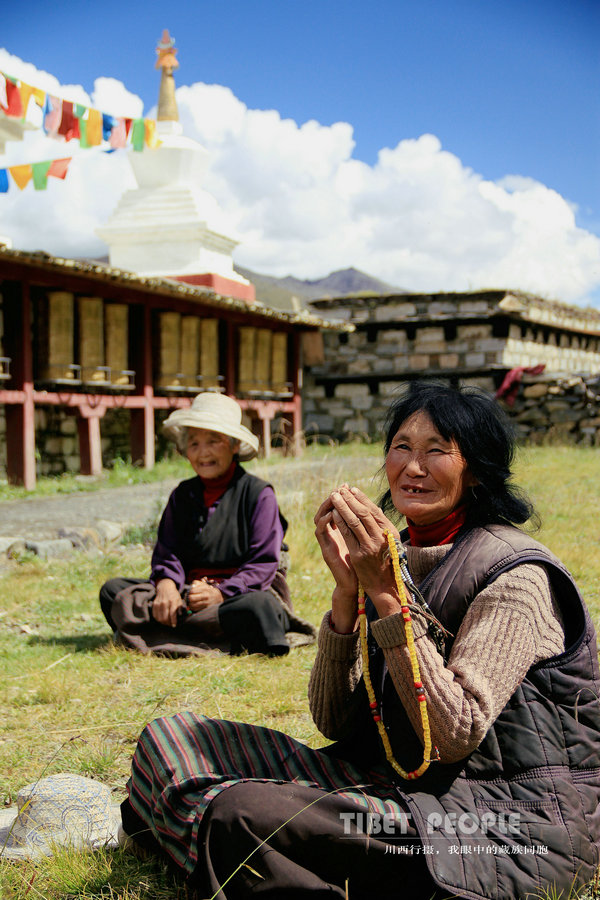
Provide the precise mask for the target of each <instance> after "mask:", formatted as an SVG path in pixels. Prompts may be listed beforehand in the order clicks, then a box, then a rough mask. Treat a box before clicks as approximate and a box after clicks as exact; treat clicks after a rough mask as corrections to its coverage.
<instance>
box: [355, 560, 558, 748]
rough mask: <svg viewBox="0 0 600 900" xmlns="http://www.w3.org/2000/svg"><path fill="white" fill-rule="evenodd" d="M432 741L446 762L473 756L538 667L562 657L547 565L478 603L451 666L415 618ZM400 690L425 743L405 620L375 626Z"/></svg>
mask: <svg viewBox="0 0 600 900" xmlns="http://www.w3.org/2000/svg"><path fill="white" fill-rule="evenodd" d="M413 622H414V625H415V629H414V633H415V645H416V648H417V654H418V660H419V666H420V670H421V680H422V682H423V686H424V688H425V692H426V696H427V710H428V713H429V722H430V727H431V736H432V742H433V744H434V745H435V746H437V748H438V750H439V753H440V758H441V760H442V761H443V762H454V761H456V760H460V759H462V758H463V757H465V756H467V755H468V754H469V753H471V752H472V751H473V750H474V749H475V748H476V747H477V746H478V745H479V744H480V743H481V741H482V740H483V738H484V736H485V734H486V732H487V730H488V729H489V727H490V726H491V725H492V723H493V722H494V720H495V719H496V717H497V716H498V714H499V713H500V712H501V710H502V709H503V708H504V706H505V705H506V703H507V702H508V700H509V698H510V697H511V695H512V694H513V693H514V691H515V690H516V688H517V687H518V686H519V684H520V683H521V681H522V680H523V678H524V677H525V675H526V673H527V671H528V669H529V668H530V667H531V666H532V665H533V664H534V663H536V662H539V661H540V660H542V659H546V658H548V657H550V656H553V655H555V654H558V653H561V652H562V651H563V650H564V631H563V628H562V621H561V617H560V612H559V609H558V606H557V604H556V602H555V600H554V598H553V596H552V592H551V588H550V583H549V580H548V575H547V573H546V570H545V569H544V568H543V566H540V565H536V564H526V565H520V566H517V567H516V568H514V569H512V570H510V571H509V572H506V573H504V574H502V575H500V576H499V577H498V578H497V579H496V581H494V582H493V583H492V584H490V585H489V586H488V587H486V588H485V589H484V590H483V591H481V593H480V594H478V596H477V597H476V598H475V599H474V600H473V602H472V603H471V605H470V606H469V609H468V610H467V613H466V615H465V617H464V619H463V621H462V624H461V627H460V630H459V632H458V634H457V636H456V640H455V641H454V644H453V646H452V650H451V653H450V657H449V659H448V663H447V665H445V664H444V660H443V658H442V656H441V655H440V654H439V653H438V652H437V650H436V648H435V645H434V643H433V641H432V640H431V639H430V637H429V635H428V634H427V631H426V627H425V625H424V624H423V620H422V619H421V618H419V617H416V616H415V617H413ZM372 631H373V636H374V637H375V639H376V641H377V642H378V644H379V646H380V647H381V648H382V650H383V653H384V655H385V659H386V662H387V665H388V669H389V672H390V675H391V677H392V680H393V683H394V687H395V689H396V691H397V693H398V696H399V697H400V700H401V702H402V704H403V706H404V708H405V709H406V711H407V713H408V715H409V717H410V720H411V722H412V725H413V727H414V728H415V731H416V733H417V734H418V735H419V736H422V729H421V718H420V711H419V708H418V707H419V704H418V701H417V700H416V697H415V691H414V687H413V676H412V671H411V665H410V657H409V653H408V648H407V645H406V638H405V633H404V622H403V619H402V616H401V615H400V614H396V615H392V616H387V617H386V618H384V619H380V620H379V621H377V622H374V623H373V625H372Z"/></svg>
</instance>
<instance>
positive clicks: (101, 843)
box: [0, 803, 121, 860]
mask: <svg viewBox="0 0 600 900" xmlns="http://www.w3.org/2000/svg"><path fill="white" fill-rule="evenodd" d="M17 814H18V810H17V808H16V807H11V808H10V809H3V810H0V860H2V859H35V858H36V857H40V856H52V855H53V854H54V852H55V850H56V849H57V848H58V847H61V848H62V847H64V848H65V849H67V848H71V849H76V850H79V851H86V850H98V849H99V848H100V847H106V848H108V849H115V848H116V847H118V846H119V841H118V832H119V827H120V826H121V806H120V805H119V804H114V803H113V804H111V806H110V815H109V820H108V821H107V823H106V828H104V829H101V830H98V831H95V832H92V833H91V834H90V833H88V832H85V833H77V832H76V831H73V832H71V833H70V835H69V841H68V842H65V840H64V836H61V837H60V839H59V838H58V837H57V838H55V839H53V838H52V834H51V833H48V834H44V835H43V837H42V836H40V832H39V831H38V832H36V835H35V841H34V840H32V839H31V838H29V837H28V838H27V839H26V840H25V841H23V842H20V841H17V839H16V835H15V833H14V830H13V826H14V824H15V820H16V818H17Z"/></svg>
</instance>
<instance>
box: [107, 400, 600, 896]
mask: <svg viewBox="0 0 600 900" xmlns="http://www.w3.org/2000/svg"><path fill="white" fill-rule="evenodd" d="M513 451H514V445H513V438H512V432H511V429H510V427H509V424H508V423H507V421H506V420H505V418H504V416H503V414H502V412H501V410H500V409H499V407H498V406H497V404H496V403H495V401H494V400H493V399H492V398H490V397H488V396H487V395H485V394H483V393H482V392H479V391H476V390H474V389H463V390H457V389H454V388H451V387H447V386H445V385H439V384H432V383H425V382H419V383H415V384H413V385H412V386H411V388H410V389H409V390H407V392H406V393H405V394H404V395H403V396H401V397H399V398H398V399H397V400H396V401H395V402H394V403H393V405H392V407H391V409H390V411H389V417H388V425H387V432H386V436H385V476H386V479H387V490H386V491H385V494H384V496H383V498H382V501H381V504H380V506H377V505H375V504H374V503H373V502H372V501H371V500H369V499H368V497H367V496H365V494H364V493H362V492H361V491H360V490H358V489H357V488H354V487H351V486H349V485H347V484H343V485H341V486H340V487H338V488H337V489H335V490H334V491H333V492H332V493H331V494H330V495H329V496H328V497H327V498H326V499H325V500H324V501H323V503H322V504H321V506H320V507H319V509H318V511H317V513H316V516H315V524H316V537H317V540H318V542H319V545H320V548H321V551H322V554H323V558H324V560H325V563H326V564H327V566H328V568H329V570H330V572H331V574H332V576H333V580H334V589H333V595H332V602H331V609H330V610H328V611H327V613H326V614H325V616H324V619H323V622H322V625H321V631H320V635H319V646H318V652H317V657H316V660H315V664H314V666H313V669H312V673H311V677H310V683H309V689H308V699H309V703H310V708H311V712H312V715H313V718H314V721H315V723H316V725H317V727H318V729H319V730H320V731H321V732H322V734H323V735H325V736H326V737H327V738H329V739H330V740H332V741H333V743H332V744H330V745H329V746H327V747H325V748H323V749H321V750H313V749H310V748H309V747H307V746H305V745H304V744H302V743H300V742H299V741H297V740H295V739H293V738H292V737H289V736H288V735H285V734H282V733H280V732H277V731H273V730H271V729H267V728H262V727H258V726H255V725H245V724H241V723H236V722H224V721H220V720H211V719H207V718H204V717H202V716H198V715H196V714H194V713H191V712H187V713H181V714H179V715H176V716H171V717H165V718H162V719H157V720H155V721H154V722H152V723H150V724H149V725H148V726H147V727H146V729H145V730H144V732H143V733H142V735H141V737H140V740H139V742H138V746H137V749H136V752H135V755H134V758H133V766H132V776H131V780H130V782H129V786H128V787H129V799H128V800H127V801H125V803H124V804H123V823H124V827H125V831H126V832H127V833H128V834H130V835H132V836H133V838H134V840H136V841H138V842H139V843H141V844H144V845H145V846H146V847H147V848H151V849H153V850H155V851H156V852H160V853H164V854H166V856H167V857H168V858H169V859H170V860H171V861H172V862H173V863H174V864H175V865H176V866H179V867H180V869H181V870H182V871H183V872H185V873H186V875H187V877H188V879H189V882H190V884H191V885H193V886H195V887H196V888H197V889H198V891H199V896H201V897H206V896H215V897H216V896H217V895H218V896H219V897H223V898H227V900H230V898H245V897H250V896H254V894H255V893H256V894H260V895H261V896H264V897H273V898H278V900H279V898H292V897H293V898H299V897H304V896H306V897H308V896H318V897H339V898H345V897H349V898H351V900H369V898H372V897H377V898H378V900H385V898H389V900H392V898H394V900H397V898H398V897H407V898H411V900H414V898H431V897H434V896H435V897H447V896H463V897H471V898H492V897H493V898H507V900H508V898H510V900H514V898H516V897H521V896H524V895H526V894H528V895H531V894H533V893H535V894H538V893H539V892H541V891H543V890H545V889H549V890H552V891H555V892H556V894H557V895H558V894H559V893H561V892H565V893H567V892H568V891H569V890H570V889H573V888H577V887H579V886H580V885H582V884H583V883H585V882H586V881H589V880H590V879H591V878H592V877H593V875H594V872H595V869H596V866H597V865H598V861H599V849H600V816H599V815H598V807H599V800H600V704H599V703H598V696H599V689H600V684H599V674H598V661H597V650H596V641H595V634H594V627H593V625H592V622H591V619H590V616H589V614H588V612H587V609H586V607H585V604H584V602H583V600H582V598H581V595H580V593H579V591H578V589H577V587H576V585H575V583H574V581H573V578H572V577H571V575H570V574H569V572H568V571H567V570H566V569H565V567H564V566H563V565H562V563H561V562H560V561H559V560H558V559H557V558H556V557H555V556H554V555H553V554H552V553H551V552H550V551H549V550H548V549H547V548H546V547H544V546H543V545H542V544H540V543H538V542H537V541H536V540H534V539H533V538H532V537H531V536H530V535H529V534H527V533H526V532H525V531H523V530H522V529H520V528H519V527H518V526H519V525H523V524H524V523H525V522H527V521H528V520H529V519H530V518H531V516H532V512H533V510H532V507H531V505H530V503H529V501H528V500H527V499H526V498H525V496H524V495H523V494H522V493H521V492H520V491H519V490H518V489H517V488H516V487H515V486H514V485H513V484H512V482H511V463H512V458H513ZM399 516H402V517H404V518H405V520H406V526H407V527H406V528H405V529H404V530H403V531H402V532H401V533H398V530H397V527H396V522H397V520H398V517H399Z"/></svg>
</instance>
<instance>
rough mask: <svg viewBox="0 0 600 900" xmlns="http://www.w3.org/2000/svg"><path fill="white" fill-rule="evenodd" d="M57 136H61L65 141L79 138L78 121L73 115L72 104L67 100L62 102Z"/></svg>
mask: <svg viewBox="0 0 600 900" xmlns="http://www.w3.org/2000/svg"><path fill="white" fill-rule="evenodd" d="M58 134H61V135H62V136H63V137H64V139H65V141H70V140H71V139H72V138H79V137H80V132H79V119H78V118H77V117H76V116H75V115H74V114H73V104H72V103H71V102H70V101H69V100H63V105H62V118H61V120H60V127H59V129H58Z"/></svg>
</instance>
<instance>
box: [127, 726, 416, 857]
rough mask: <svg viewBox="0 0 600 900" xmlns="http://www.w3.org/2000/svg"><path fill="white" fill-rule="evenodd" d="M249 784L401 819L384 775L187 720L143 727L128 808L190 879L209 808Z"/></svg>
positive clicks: (283, 742) (244, 731)
mask: <svg viewBox="0 0 600 900" xmlns="http://www.w3.org/2000/svg"><path fill="white" fill-rule="evenodd" d="M249 781H255V782H274V783H276V784H284V783H288V782H291V783H293V784H296V785H301V786H304V787H309V788H317V789H318V790H319V791H322V792H323V797H326V796H330V795H331V794H332V793H334V794H336V795H337V796H339V797H341V798H345V799H346V801H350V802H351V803H353V804H355V805H356V808H357V811H364V812H367V813H378V814H379V815H382V816H383V815H386V814H388V815H391V816H394V817H395V818H396V819H399V818H402V817H403V816H404V815H405V813H404V810H403V807H402V806H401V805H400V804H399V803H398V802H396V800H395V799H393V797H394V788H393V787H392V786H391V785H390V776H389V770H388V769H387V767H384V766H380V767H376V768H373V769H371V770H369V771H368V772H365V771H359V770H358V769H357V768H355V767H353V766H352V765H350V764H349V763H346V762H343V761H341V760H338V759H334V758H330V757H329V756H327V755H326V754H324V753H321V752H319V751H318V750H311V749H310V748H309V747H307V746H305V745H304V744H301V743H300V742H299V741H296V740H294V739H293V738H291V737H289V736H288V735H287V734H283V733H282V732H279V731H273V730H271V729H269V728H261V727H257V726H254V725H246V724H242V723H238V722H227V721H221V720H219V719H209V718H206V717H204V716H196V715H194V713H191V712H185V713H181V714H178V715H175V716H169V717H164V718H160V719H156V720H155V721H153V722H151V723H150V724H149V725H147V726H146V728H145V729H144V731H143V732H142V734H141V736H140V739H139V741H138V745H137V748H136V751H135V755H134V757H133V762H132V774H131V778H130V780H129V783H128V791H129V803H130V805H131V807H132V809H133V810H134V812H135V813H136V814H137V816H138V817H139V818H140V819H141V820H142V821H143V822H144V823H145V824H146V826H147V827H148V828H149V829H150V831H151V833H152V835H153V836H154V838H155V839H156V841H157V842H158V843H159V844H160V846H161V848H162V849H163V850H164V852H165V853H166V854H167V855H168V856H169V857H170V858H171V859H172V860H173V861H174V862H175V863H176V865H177V866H179V867H180V868H181V869H182V870H183V871H184V872H185V873H186V874H188V875H189V874H191V873H192V872H193V871H194V870H195V868H196V866H197V863H198V852H199V851H198V833H199V829H200V825H201V823H202V817H203V815H204V813H205V811H206V809H207V807H208V805H209V803H210V802H211V801H212V800H214V798H215V797H216V796H217V795H218V794H219V793H220V792H221V791H225V790H226V789H227V788H230V787H233V786H235V785H238V784H241V783H243V782H249ZM317 799H318V798H317ZM282 824H283V823H282Z"/></svg>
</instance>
